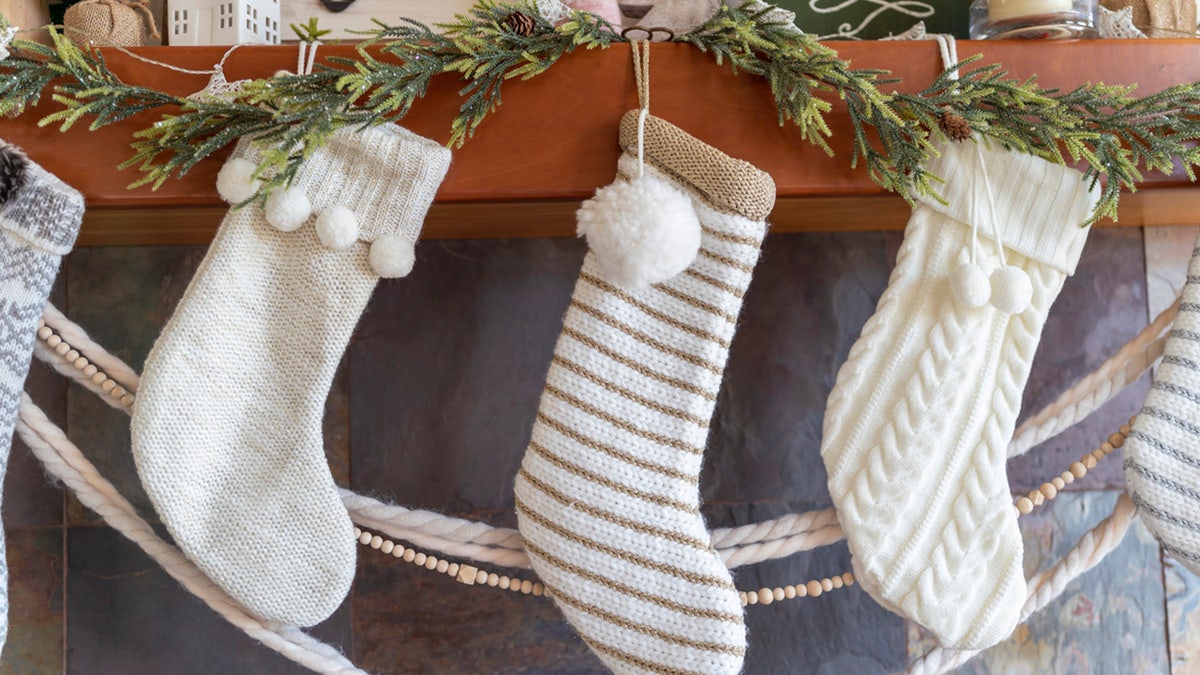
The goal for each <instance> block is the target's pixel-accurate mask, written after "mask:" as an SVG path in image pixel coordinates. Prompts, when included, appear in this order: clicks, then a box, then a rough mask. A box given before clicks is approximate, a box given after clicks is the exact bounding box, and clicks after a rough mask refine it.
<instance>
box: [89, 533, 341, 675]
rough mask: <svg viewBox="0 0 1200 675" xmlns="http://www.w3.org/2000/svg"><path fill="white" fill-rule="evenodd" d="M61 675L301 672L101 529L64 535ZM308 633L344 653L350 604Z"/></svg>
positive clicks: (132, 546) (127, 544)
mask: <svg viewBox="0 0 1200 675" xmlns="http://www.w3.org/2000/svg"><path fill="white" fill-rule="evenodd" d="M67 550H68V575H69V579H70V593H69V596H68V599H67V617H68V619H67V668H66V671H65V672H67V673H81V674H83V673H88V674H90V673H172V674H173V675H189V674H195V675H208V674H209V673H255V674H256V675H272V674H281V673H289V674H292V673H295V674H299V673H307V672H309V671H308V670H306V669H304V668H302V667H300V666H298V665H296V664H294V663H292V662H291V661H288V660H287V659H285V658H284V657H282V656H280V655H279V654H276V653H275V652H273V651H271V650H270V649H268V648H266V647H264V646H262V645H260V644H258V643H257V642H256V641H255V640H254V639H252V638H249V637H247V636H246V635H245V634H243V633H242V632H241V631H239V630H238V629H237V628H234V627H233V626H232V625H231V624H229V623H227V622H226V621H225V620H224V619H222V618H221V617H220V616H219V615H218V614H217V613H216V612H213V611H212V610H210V609H209V608H208V607H207V606H205V605H204V604H203V603H202V602H201V601H200V600H198V599H196V598H195V597H193V596H192V595H190V594H189V593H188V592H187V591H185V590H184V589H183V587H182V586H180V585H179V584H178V583H177V582H176V581H175V580H174V579H171V578H170V577H169V576H168V575H167V573H166V572H164V571H163V570H162V569H160V568H159V567H158V565H157V564H155V563H154V562H153V561H152V560H150V558H149V557H147V556H146V554H144V553H143V552H142V551H141V549H139V548H138V547H137V546H136V545H135V544H133V543H132V542H129V541H128V540H126V539H125V538H124V537H122V536H121V535H120V534H118V533H117V532H115V531H114V530H111V529H109V528H107V527H73V528H70V529H69V530H68V543H67ZM313 632H314V633H315V634H316V635H317V636H318V637H320V638H321V639H324V640H326V641H328V642H331V643H332V644H334V645H335V646H338V647H339V648H340V649H343V650H345V651H349V649H350V642H351V639H350V603H349V602H347V603H344V604H343V606H342V608H341V609H339V610H338V611H337V612H336V613H335V614H334V615H333V617H331V618H330V619H329V620H327V621H326V622H325V623H323V624H321V625H320V626H318V627H317V628H315V629H314V630H313Z"/></svg>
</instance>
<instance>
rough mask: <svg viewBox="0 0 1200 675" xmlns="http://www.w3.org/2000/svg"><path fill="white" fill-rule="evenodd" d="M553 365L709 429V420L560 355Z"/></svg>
mask: <svg viewBox="0 0 1200 675" xmlns="http://www.w3.org/2000/svg"><path fill="white" fill-rule="evenodd" d="M551 363H554V364H557V365H558V366H559V367H561V368H563V369H565V370H568V371H570V372H572V373H575V374H576V375H578V376H579V377H582V378H583V379H585V380H587V381H588V382H591V383H592V384H594V385H596V386H598V387H602V388H604V389H607V390H608V391H611V392H612V393H614V394H617V395H618V396H623V397H624V398H626V399H629V400H630V401H633V402H634V403H637V404H639V405H642V406H645V407H647V408H649V409H651V410H654V411H656V412H660V413H662V414H664V415H667V416H669V417H674V418H675V419H677V420H681V421H683V422H691V423H692V424H695V425H696V426H698V427H700V428H701V429H707V428H708V420H706V419H704V418H703V417H700V416H699V415H693V414H691V413H689V412H684V411H682V410H676V409H675V408H672V407H669V406H665V405H663V404H661V403H657V402H655V401H652V400H650V399H648V398H646V397H645V396H641V395H639V394H637V393H635V392H632V391H630V390H628V389H626V388H624V387H621V386H618V385H616V384H614V383H612V382H609V381H608V380H606V379H604V378H602V377H600V376H599V375H597V374H595V373H593V372H592V371H590V370H588V369H587V368H584V367H583V366H581V365H579V364H578V363H575V362H574V361H571V360H570V359H567V358H564V357H562V356H559V355H558V354H555V355H554V358H553V359H551Z"/></svg>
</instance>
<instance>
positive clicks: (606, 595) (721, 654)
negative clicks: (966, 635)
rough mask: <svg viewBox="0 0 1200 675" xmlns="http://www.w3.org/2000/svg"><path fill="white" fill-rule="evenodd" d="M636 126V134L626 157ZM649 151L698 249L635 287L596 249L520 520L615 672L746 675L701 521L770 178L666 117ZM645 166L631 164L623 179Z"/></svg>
mask: <svg viewBox="0 0 1200 675" xmlns="http://www.w3.org/2000/svg"><path fill="white" fill-rule="evenodd" d="M635 119H636V114H634V117H632V118H631V117H626V120H625V122H626V123H625V125H624V126H623V129H622V132H623V133H622V138H623V145H625V147H626V151H627V152H629V151H630V147H631V145H632V146H634V147H636V133H633V132H631V131H630V127H631V120H635ZM632 126H634V127H635V126H636V124H632ZM646 144H647V156H648V164H647V166H646V168H645V172H646V175H645V178H644V179H643V180H649V181H654V182H655V183H656V185H657V186H658V187H661V188H662V189H671V190H678V191H682V192H683V193H685V194H687V195H688V197H689V198H690V199H691V201H692V202H693V203H694V208H695V210H696V212H697V214H698V215H699V221H700V225H701V228H702V235H701V245H700V252H699V255H698V256H697V257H696V258H695V260H694V261H693V262H692V263H691V265H690V266H688V267H687V268H686V269H685V270H684V271H683V273H681V274H679V275H677V276H674V277H673V278H671V279H669V280H667V281H664V282H662V283H659V284H655V285H653V286H649V287H646V288H642V289H641V290H623V289H621V288H619V287H618V286H617V282H616V281H614V280H613V279H612V278H609V277H608V276H606V273H605V271H604V269H603V268H602V267H601V265H600V264H598V262H597V255H598V252H596V251H593V252H589V253H588V255H587V258H586V259H585V260H584V264H583V270H582V272H581V273H580V278H579V281H578V282H577V284H576V286H575V293H574V295H573V296H572V299H571V307H570V309H569V311H568V312H567V315H566V318H565V320H564V325H563V329H562V334H561V335H560V336H559V339H558V344H557V346H556V347H555V350H554V361H553V364H552V366H551V368H550V372H549V375H548V376H547V380H546V388H545V391H544V393H543V394H542V400H541V406H540V407H539V409H538V414H537V423H536V425H535V426H534V429H533V436H532V439H531V440H530V443H529V449H528V450H527V451H526V453H525V459H524V461H523V462H522V465H521V471H520V473H519V474H518V477H517V481H516V489H515V492H516V505H517V514H518V517H519V524H520V530H521V534H522V535H523V537H524V542H525V548H526V550H527V551H528V552H529V557H530V560H531V562H532V564H533V567H534V569H535V570H536V571H537V573H538V576H539V577H541V579H542V580H543V581H544V582H545V584H546V588H547V591H548V593H549V594H550V595H551V596H553V598H554V600H555V602H556V603H557V604H558V606H559V608H560V609H561V610H562V611H563V613H564V614H565V615H566V617H567V619H568V620H570V621H571V623H572V624H574V626H575V628H576V629H578V631H579V633H580V635H582V636H583V639H584V640H585V641H587V643H588V645H589V646H590V647H591V648H592V650H593V651H594V652H595V653H596V654H597V655H598V656H599V657H600V659H601V660H603V661H604V663H605V664H606V665H607V666H608V667H609V668H612V669H613V670H614V671H615V672H618V673H643V672H658V673H666V672H670V673H736V672H738V671H740V670H741V664H742V660H743V656H744V653H745V648H746V635H745V628H744V626H743V621H742V607H741V602H740V600H739V598H738V594H737V590H736V589H735V588H734V586H733V582H732V579H731V578H730V575H729V571H728V569H727V568H726V567H725V565H724V563H722V562H721V559H720V557H718V555H717V553H716V551H715V550H714V549H713V547H712V544H711V541H710V538H709V534H708V531H707V530H706V528H705V526H704V521H703V519H702V518H701V516H700V508H699V507H700V503H699V488H698V480H699V474H700V467H701V463H702V458H703V453H704V447H705V442H706V439H707V436H708V425H709V419H710V417H711V416H712V412H713V405H714V403H715V401H716V397H717V392H718V390H719V389H720V385H721V376H722V372H723V370H724V367H725V361H726V357H727V355H728V349H729V341H730V339H731V338H732V337H733V333H734V327H735V322H736V320H737V316H738V312H739V310H740V309H741V304H742V295H743V293H744V292H745V290H746V287H747V286H748V285H749V283H750V276H751V272H752V271H753V269H754V265H755V263H756V262H757V260H758V254H759V244H760V242H761V240H762V237H763V235H764V233H765V230H766V225H765V223H764V222H763V219H764V218H765V217H766V214H767V213H768V212H769V211H770V209H771V206H772V205H773V203H774V184H773V183H772V182H771V180H770V178H769V177H768V176H767V175H766V174H763V173H762V172H760V171H758V170H757V169H755V168H754V167H752V166H751V165H749V164H747V163H745V162H739V161H737V160H733V159H731V158H729V157H726V156H724V155H721V154H720V153H718V152H717V151H715V150H714V149H712V148H710V147H709V146H706V145H704V144H702V143H700V142H699V141H697V140H696V139H694V138H692V137H690V136H687V135H686V134H684V133H683V132H682V131H680V130H679V129H678V128H676V127H673V126H671V125H669V124H667V123H666V122H663V121H662V120H657V119H655V118H650V120H649V124H648V127H647V138H646ZM634 152H636V150H634ZM637 167H638V162H637V160H636V159H635V158H634V157H633V156H631V155H628V154H627V155H624V156H623V157H622V158H621V160H620V170H621V173H622V177H620V178H618V180H621V181H623V180H632V179H634V178H635V177H636V176H637V175H638V168H637ZM689 177H690V180H689ZM747 186H748V187H749V189H748V190H744V189H742V188H743V187H747ZM726 197H731V198H732V201H736V200H737V199H738V198H739V197H740V198H741V199H742V200H743V201H744V205H743V207H742V208H734V207H732V205H731V200H730V199H726ZM583 215H584V211H583V210H581V223H582V222H583V220H582V218H583ZM595 215H596V214H593V216H595ZM591 239H592V233H589V240H591ZM593 246H594V242H593ZM693 250H694V249H693Z"/></svg>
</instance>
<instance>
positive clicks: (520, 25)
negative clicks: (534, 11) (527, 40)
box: [500, 12, 537, 37]
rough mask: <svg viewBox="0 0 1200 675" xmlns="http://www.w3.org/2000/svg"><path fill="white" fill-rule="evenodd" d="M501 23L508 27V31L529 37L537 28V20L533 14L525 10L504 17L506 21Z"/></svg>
mask: <svg viewBox="0 0 1200 675" xmlns="http://www.w3.org/2000/svg"><path fill="white" fill-rule="evenodd" d="M500 25H502V26H504V27H505V28H507V29H508V32H510V33H512V34H513V35H520V36H521V37H529V36H531V35H533V32H534V30H536V29H537V22H536V21H534V20H533V17H532V16H529V15H528V14H526V13H524V12H513V13H512V14H509V15H508V16H506V17H504V21H501V22H500Z"/></svg>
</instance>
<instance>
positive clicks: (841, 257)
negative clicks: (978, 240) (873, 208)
mask: <svg viewBox="0 0 1200 675" xmlns="http://www.w3.org/2000/svg"><path fill="white" fill-rule="evenodd" d="M893 239H898V237H897V236H896V235H885V234H883V233H878V232H844V233H812V234H809V233H806V234H786V235H782V234H781V235H771V236H769V237H768V238H767V241H766V244H765V246H764V248H763V256H762V259H761V260H760V261H759V264H758V267H757V269H756V270H755V276H754V281H753V282H752V284H751V286H750V290H749V292H748V293H747V294H746V301H745V306H744V307H743V309H742V315H741V318H740V321H739V325H738V332H737V334H736V335H735V336H734V339H733V345H732V347H731V349H730V358H729V365H728V368H727V369H726V373H725V381H724V383H723V384H722V387H721V393H720V396H719V399H718V401H717V411H716V413H715V415H714V418H713V424H712V430H711V431H710V433H709V440H708V455H707V457H706V468H705V472H704V476H703V480H702V481H701V483H702V485H703V495H704V498H705V500H708V501H758V500H783V501H789V502H795V503H801V504H805V505H807V506H808V507H810V508H815V507H817V506H827V505H828V504H829V503H830V502H829V493H828V489H827V488H826V485H825V481H826V476H825V467H824V465H823V464H822V462H821V455H820V445H821V425H822V422H823V420H824V417H825V400H826V398H828V396H829V391H830V389H832V388H833V382H834V378H835V377H836V376H837V371H838V368H839V367H840V366H841V364H842V362H844V361H845V360H846V355H847V354H848V353H849V351H850V347H851V345H853V344H854V342H855V340H857V339H858V335H859V333H860V332H861V330H862V327H863V324H865V323H866V322H867V319H868V318H870V316H871V314H872V313H873V312H874V311H875V304H876V303H877V302H878V301H879V296H880V295H881V294H882V293H883V290H884V288H886V286H887V278H888V275H889V273H890V272H891V267H892V260H894V258H895V251H894V249H893V247H892V246H891V245H890V243H891V240H893Z"/></svg>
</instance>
